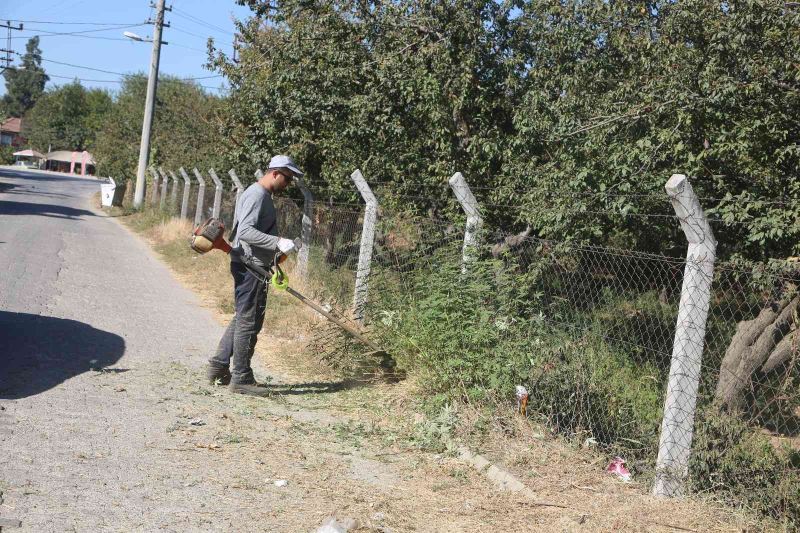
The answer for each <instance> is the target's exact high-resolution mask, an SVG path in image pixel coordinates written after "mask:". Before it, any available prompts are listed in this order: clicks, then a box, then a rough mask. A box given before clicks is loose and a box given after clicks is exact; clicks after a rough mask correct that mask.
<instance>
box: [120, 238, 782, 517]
mask: <svg viewBox="0 0 800 533" xmlns="http://www.w3.org/2000/svg"><path fill="white" fill-rule="evenodd" d="M182 231H183V228H180V227H178V228H175V227H172V228H170V227H163V226H162V227H161V228H160V229H155V230H150V231H148V232H147V233H146V235H148V238H149V242H150V243H151V244H152V245H154V246H156V247H159V248H160V249H161V250H162V252H163V253H164V254H165V255H164V257H165V259H166V260H167V261H168V263H169V264H171V265H172V267H173V269H174V270H173V272H174V274H175V276H176V278H177V279H178V280H180V282H181V283H183V284H185V285H186V286H188V287H189V288H191V289H192V290H193V291H195V292H197V293H198V294H200V295H201V298H202V299H203V301H204V302H205V303H206V304H207V305H208V306H209V308H210V309H211V310H212V311H214V313H215V315H216V317H217V319H218V320H219V321H220V322H221V323H225V322H226V321H227V320H228V319H229V317H230V315H228V314H226V313H224V312H221V311H220V309H225V308H226V304H225V303H224V300H225V298H226V293H225V290H231V287H230V281H229V280H226V281H225V282H224V283H226V284H227V285H223V287H222V288H221V287H220V286H219V284H218V283H217V284H214V283H210V280H209V274H208V272H214V273H216V275H217V276H224V275H225V268H226V267H225V262H224V261H225V260H224V257H222V255H221V254H219V257H208V256H204V257H202V258H191V259H186V257H185V256H183V255H182V254H180V253H178V254H173V253H171V252H170V250H171V248H170V245H169V243H170V242H172V241H171V240H172V238H173V236H174V235H173V234H174V233H175V232H177V233H181V232H182ZM197 261H206V262H207V263H206V264H205V265H204V268H202V271H203V272H205V273H206V274H205V275H203V276H197V274H196V272H197V271H198V270H199V269H197V268H193V267H196V266H197V264H196V263H195V264H192V262H197ZM216 279H220V278H219V277H218V278H216ZM288 298H289V297H288V296H286V295H282V294H275V293H274V292H273V293H271V294H270V304H269V305H270V312H269V314H268V318H267V326H266V327H265V332H263V333H262V335H261V337H260V338H259V343H258V348H257V353H256V357H255V367H256V372H257V376H259V377H261V378H262V379H268V380H270V381H271V382H272V383H273V384H274V385H275V392H276V393H275V395H274V396H272V397H271V398H267V399H254V398H245V397H240V396H233V395H230V394H229V393H228V392H227V390H226V389H225V388H223V387H213V386H208V385H205V384H204V383H202V379H201V378H200V376H199V375H198V373H197V372H196V371H192V370H190V369H187V368H185V367H182V366H179V365H175V364H172V365H165V366H164V368H163V372H162V374H161V376H162V377H161V379H162V380H163V381H164V382H165V383H169V384H170V386H171V387H174V388H175V390H176V394H173V395H170V398H169V400H168V401H169V404H170V405H171V406H172V410H173V412H175V413H177V414H178V416H177V417H176V422H175V424H174V426H173V427H172V429H171V431H170V436H171V437H172V438H173V440H174V447H173V449H174V450H175V452H174V453H175V454H176V457H179V458H180V461H181V462H183V463H186V464H192V463H197V462H198V461H199V462H203V463H205V464H209V465H213V469H215V473H214V474H213V475H214V476H219V480H220V481H219V483H220V484H222V486H225V485H226V484H228V485H230V486H237V487H240V488H241V487H243V488H245V489H246V490H247V491H248V493H252V495H253V500H252V503H253V506H254V509H253V512H252V514H253V515H254V516H257V515H258V514H259V513H263V514H264V516H269V517H271V518H272V520H270V521H271V522H272V523H273V524H274V523H280V524H283V526H284V527H282V528H281V529H283V530H294V531H301V530H310V529H313V528H314V527H315V526H317V525H319V524H320V523H322V522H323V521H324V520H325V519H326V518H327V517H329V516H336V517H339V518H342V519H344V518H352V519H355V520H356V521H357V522H358V524H359V528H358V529H357V530H358V531H553V530H556V531H758V530H765V529H770V526H768V525H766V524H764V523H763V522H758V521H757V520H755V519H754V518H752V517H749V516H747V514H746V513H743V512H734V511H732V510H731V509H729V508H725V507H723V506H721V505H719V504H716V503H714V502H712V501H703V500H701V499H697V498H693V499H686V498H685V499H676V500H663V499H657V498H654V497H652V496H650V495H649V494H648V487H647V486H644V485H641V484H638V483H636V482H634V483H629V484H626V483H622V482H620V481H619V480H617V479H616V478H614V477H613V476H612V475H610V474H606V473H605V472H604V468H605V466H606V465H605V461H606V460H605V459H604V458H602V457H598V456H595V455H592V454H591V453H588V452H586V451H584V450H579V449H575V448H573V447H571V446H569V445H568V444H566V443H564V442H562V441H560V440H558V439H554V438H551V437H547V436H546V434H545V432H544V431H543V430H542V429H541V428H539V427H537V426H536V425H535V424H532V423H531V422H529V421H527V420H523V419H521V418H518V419H516V420H515V421H514V422H513V423H514V424H515V425H516V426H517V427H515V431H514V432H513V433H514V437H513V438H509V437H507V436H505V435H506V434H507V433H508V431H507V428H506V430H503V428H500V427H497V428H490V429H489V435H488V436H484V438H482V439H480V443H481V444H480V446H482V448H481V449H474V450H473V451H474V452H477V453H481V454H482V455H483V456H484V457H486V458H487V459H488V460H489V461H491V462H493V463H496V465H497V466H498V467H500V468H502V469H504V470H507V471H509V472H510V473H512V474H513V475H515V476H516V477H517V478H518V479H519V480H520V481H522V482H523V483H525V485H527V487H528V488H530V489H531V490H532V491H533V493H534V495H535V496H534V498H531V497H529V496H528V497H526V496H523V495H521V494H519V493H514V492H509V491H503V490H501V488H499V487H498V486H497V485H496V484H495V483H493V482H492V481H491V480H490V479H489V478H488V477H487V476H486V475H485V472H481V471H478V470H476V469H475V468H473V467H472V466H470V465H469V464H468V463H466V462H464V461H462V460H460V459H459V458H458V454H457V453H455V450H449V451H447V450H445V451H441V452H440V453H433V452H431V451H425V450H426V449H425V446H424V445H425V444H426V442H425V441H424V435H425V434H426V433H430V431H429V430H430V429H431V428H433V431H434V432H435V421H430V420H426V419H425V417H424V416H423V415H422V414H421V413H419V412H416V411H415V408H416V403H415V400H414V398H415V397H416V394H415V390H414V389H415V387H414V383H413V380H408V381H406V382H402V383H400V384H395V385H387V384H368V385H366V386H358V387H351V386H350V385H351V384H349V383H347V382H345V381H342V380H340V379H339V378H337V375H336V373H335V372H333V371H332V370H331V369H330V368H328V367H327V366H326V365H325V364H324V363H322V362H321V361H319V359H318V357H317V356H315V354H311V353H309V352H308V350H307V343H308V341H309V340H310V338H311V334H312V332H313V328H315V327H318V325H319V323H320V321H319V320H318V319H317V318H316V317H314V316H313V315H311V314H309V313H307V312H305V311H304V310H302V309H301V308H298V307H297V306H295V305H294V304H293V303H292V302H290V301H287V300H286V299H288ZM108 379H113V376H110V377H109V378H108ZM290 384H291V385H290ZM179 391H180V392H179ZM165 401H166V400H165ZM470 415H471V413H469V412H468V411H467V410H466V409H464V412H462V413H454V414H453V416H454V418H456V419H458V420H460V421H461V422H460V423H461V426H462V428H461V429H462V430H463V426H464V424H469V420H470ZM197 420H201V421H202V422H203V423H202V424H200V425H196V424H194V423H193V421H197ZM466 433H468V431H467V432H466ZM421 435H422V437H421ZM468 444H469V443H468ZM473 445H474V444H473ZM231 472H236V474H235V475H234V476H233V477H231V476H230V473H231ZM278 479H285V480H287V481H288V484H287V485H286V486H285V487H282V488H279V487H276V486H275V485H274V482H275V480H278ZM259 502H260V503H259ZM267 502H269V505H268V504H267ZM248 514H250V513H248Z"/></svg>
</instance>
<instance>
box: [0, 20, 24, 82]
mask: <svg viewBox="0 0 800 533" xmlns="http://www.w3.org/2000/svg"><path fill="white" fill-rule="evenodd" d="M0 28H7V29H8V38H7V39H6V43H7V44H6V48H0V53H3V52H5V53H6V57H5V58H4V59H0V62H4V63H5V64H6V65H5V68H4V69H3V70H5V69H7V68H11V54H14V53H16V52H14V50H12V49H11V30H17V31H22V23H21V22H20V23H19V26H14V25H13V24H11V21H10V20H7V21H6V23H5V24H3V23H2V22H0Z"/></svg>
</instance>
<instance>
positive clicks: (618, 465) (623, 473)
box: [606, 457, 631, 483]
mask: <svg viewBox="0 0 800 533" xmlns="http://www.w3.org/2000/svg"><path fill="white" fill-rule="evenodd" d="M606 472H609V473H611V474H615V475H616V476H617V477H618V478H620V479H621V480H622V481H624V482H625V483H630V482H631V473H630V472H629V471H628V469H627V468H625V459H623V458H622V457H615V458H614V460H613V461H611V464H609V465H608V466H607V467H606Z"/></svg>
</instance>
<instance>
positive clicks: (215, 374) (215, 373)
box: [206, 363, 231, 385]
mask: <svg viewBox="0 0 800 533" xmlns="http://www.w3.org/2000/svg"><path fill="white" fill-rule="evenodd" d="M206 377H207V378H208V382H209V383H211V384H212V385H217V384H219V385H227V384H228V383H230V382H231V371H230V370H229V369H228V367H227V366H219V365H215V364H214V363H209V364H208V367H207V368H206Z"/></svg>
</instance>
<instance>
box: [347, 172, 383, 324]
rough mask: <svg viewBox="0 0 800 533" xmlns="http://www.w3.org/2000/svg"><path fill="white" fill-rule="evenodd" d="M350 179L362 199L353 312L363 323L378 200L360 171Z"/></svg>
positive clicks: (354, 173) (357, 319)
mask: <svg viewBox="0 0 800 533" xmlns="http://www.w3.org/2000/svg"><path fill="white" fill-rule="evenodd" d="M350 179H352V180H353V183H355V185H356V188H357V189H358V192H359V193H361V197H362V198H363V199H364V203H365V204H366V207H365V208H364V224H363V225H362V227H361V247H360V248H359V251H358V269H357V270H356V288H355V291H354V294H353V312H354V315H355V319H356V321H358V322H360V323H362V322H363V321H364V306H365V305H366V303H367V289H368V285H369V273H370V268H371V266H372V248H373V244H374V242H375V229H376V227H375V223H376V221H377V218H378V200H377V199H376V198H375V195H374V194H372V189H370V188H369V185H368V184H367V182H366V180H365V179H364V176H362V175H361V171H360V170H358V169H356V170H355V172H353V173H352V174H351V175H350Z"/></svg>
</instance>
